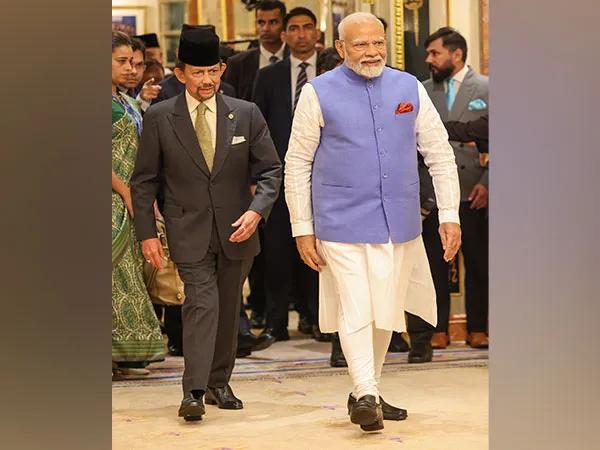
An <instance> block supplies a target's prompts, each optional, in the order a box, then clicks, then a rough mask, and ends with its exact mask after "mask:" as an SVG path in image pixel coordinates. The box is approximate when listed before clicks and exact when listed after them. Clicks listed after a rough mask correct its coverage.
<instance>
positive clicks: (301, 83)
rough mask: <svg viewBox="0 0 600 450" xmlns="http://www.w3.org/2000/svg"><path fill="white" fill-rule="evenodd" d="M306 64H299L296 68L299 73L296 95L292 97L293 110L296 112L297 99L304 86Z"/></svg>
mask: <svg viewBox="0 0 600 450" xmlns="http://www.w3.org/2000/svg"><path fill="white" fill-rule="evenodd" d="M308 65H309V64H308V63H307V62H303V63H301V64H300V65H299V66H298V67H300V73H299V74H298V79H297V80H296V93H295V95H294V110H296V105H297V104H298V99H299V98H300V92H301V91H302V87H303V86H304V85H305V84H306V81H307V77H306V68H307V67H308Z"/></svg>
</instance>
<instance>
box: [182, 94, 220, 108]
mask: <svg viewBox="0 0 600 450" xmlns="http://www.w3.org/2000/svg"><path fill="white" fill-rule="evenodd" d="M216 96H217V95H216V94H215V95H213V96H212V97H211V98H209V99H208V100H204V101H203V102H199V101H198V100H196V99H195V98H194V97H192V96H191V95H190V93H189V92H188V91H187V89H186V90H185V101H186V103H187V107H188V112H189V113H190V114H191V113H193V112H194V111H195V110H196V108H198V105H199V104H200V103H204V104H205V105H206V108H207V109H208V110H209V111H210V112H213V113H214V112H216V111H217V99H216Z"/></svg>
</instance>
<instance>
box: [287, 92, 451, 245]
mask: <svg viewBox="0 0 600 450" xmlns="http://www.w3.org/2000/svg"><path fill="white" fill-rule="evenodd" d="M418 92H419V104H420V107H419V112H418V114H417V118H416V124H415V131H416V137H417V150H418V151H419V152H420V153H421V155H423V157H424V160H425V164H426V165H427V166H428V167H429V173H430V174H431V177H432V178H433V186H434V189H435V196H436V200H437V205H438V208H439V221H440V223H444V222H454V223H460V220H459V216H458V209H459V205H460V185H459V182H458V172H457V169H456V162H455V158H454V151H453V150H452V147H451V146H450V144H449V143H448V133H447V132H446V128H445V127H444V124H443V123H442V121H441V119H440V116H439V114H438V112H437V110H436V109H435V106H434V105H433V103H432V102H431V99H430V98H429V96H428V95H427V91H426V90H425V88H424V87H423V85H422V84H421V83H420V82H418ZM324 125H325V122H324V119H323V114H322V112H321V106H320V103H319V98H318V96H317V93H316V92H315V89H314V87H313V86H312V85H311V84H310V83H307V84H306V85H305V86H304V88H302V93H301V94H300V99H299V100H298V106H297V107H296V112H295V114H294V120H293V124H292V132H291V136H290V141H289V145H288V151H287V154H286V157H285V177H284V180H285V198H286V202H287V205H288V208H289V211H290V220H291V224H292V234H293V236H303V235H309V234H314V225H313V214H312V201H311V177H312V164H313V159H314V155H315V151H316V150H317V147H318V146H319V141H320V137H321V128H322V127H323V126H324Z"/></svg>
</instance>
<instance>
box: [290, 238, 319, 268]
mask: <svg viewBox="0 0 600 450" xmlns="http://www.w3.org/2000/svg"><path fill="white" fill-rule="evenodd" d="M296 247H298V253H300V258H302V261H304V263H305V264H306V265H307V266H308V267H310V268H311V269H313V270H316V271H317V272H320V271H321V268H322V267H323V266H325V261H324V260H323V258H321V256H320V255H319V253H318V252H317V239H316V238H315V235H314V234H309V235H306V236H298V237H297V238H296Z"/></svg>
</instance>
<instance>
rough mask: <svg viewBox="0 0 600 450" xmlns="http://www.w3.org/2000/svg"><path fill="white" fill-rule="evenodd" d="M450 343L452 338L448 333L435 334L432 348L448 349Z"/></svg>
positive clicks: (432, 338) (432, 339)
mask: <svg viewBox="0 0 600 450" xmlns="http://www.w3.org/2000/svg"><path fill="white" fill-rule="evenodd" d="M449 343H450V338H449V337H448V333H444V332H440V333H433V336H432V337H431V346H432V347H433V348H446V347H448V344H449Z"/></svg>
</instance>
